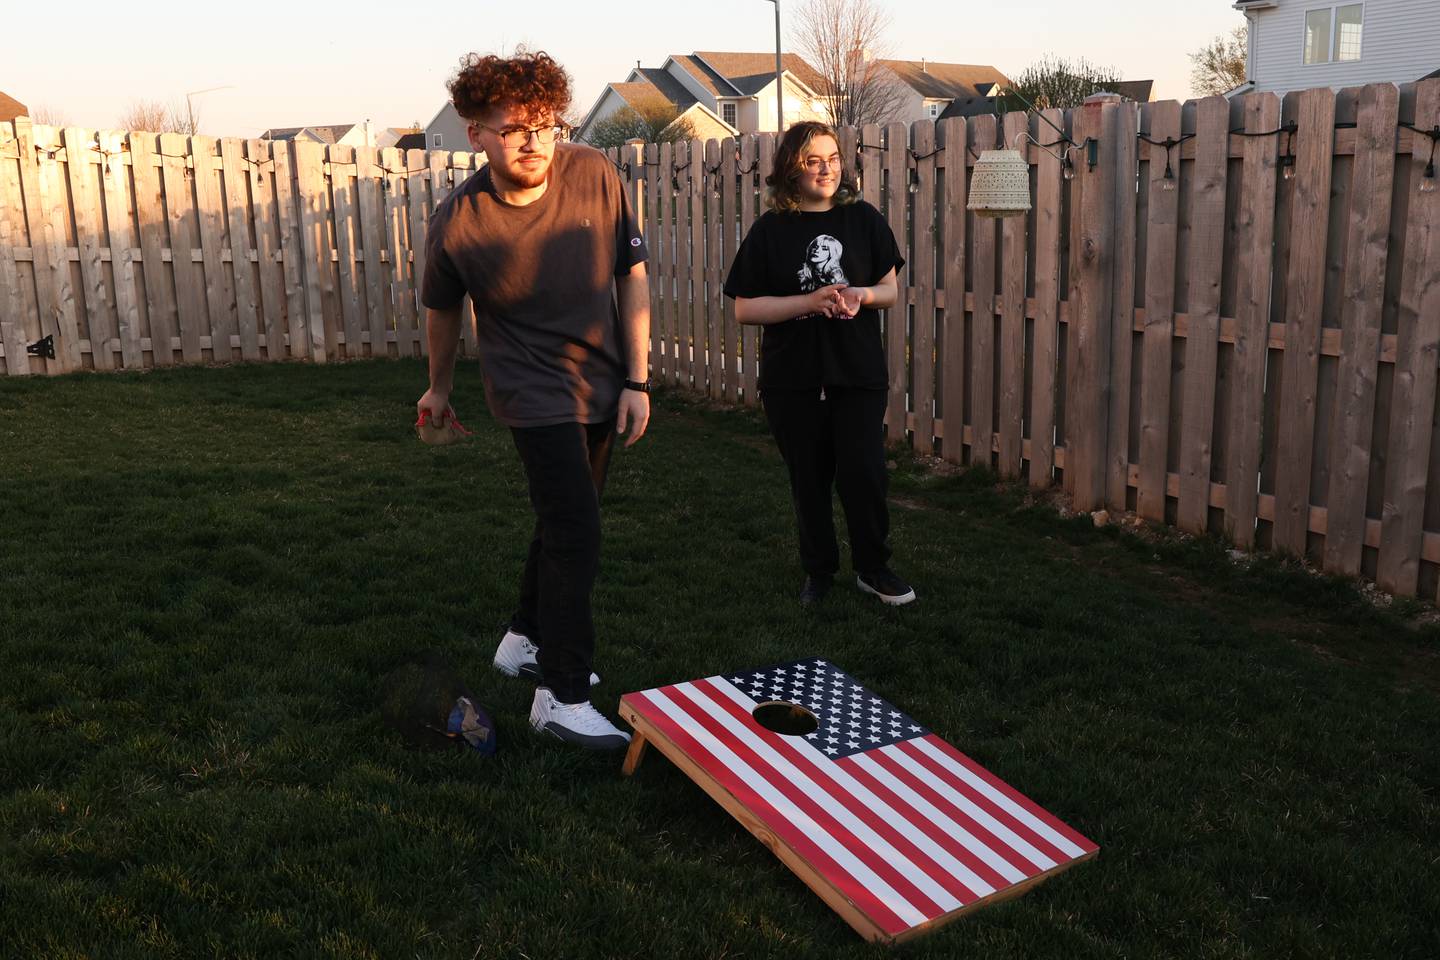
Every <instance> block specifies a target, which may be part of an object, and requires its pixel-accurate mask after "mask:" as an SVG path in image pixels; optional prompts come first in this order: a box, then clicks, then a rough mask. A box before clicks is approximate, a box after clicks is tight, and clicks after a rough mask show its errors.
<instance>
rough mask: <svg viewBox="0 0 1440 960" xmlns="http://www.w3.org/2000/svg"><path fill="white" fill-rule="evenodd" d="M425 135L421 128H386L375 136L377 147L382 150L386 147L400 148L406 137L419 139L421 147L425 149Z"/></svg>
mask: <svg viewBox="0 0 1440 960" xmlns="http://www.w3.org/2000/svg"><path fill="white" fill-rule="evenodd" d="M424 133H425V132H424V131H423V130H421V129H420V128H419V127H386V128H385V129H384V130H381V131H380V132H379V133H377V134H376V135H375V146H377V147H379V148H380V149H381V150H384V149H385V148H386V147H398V146H400V141H401V140H403V139H404V138H405V137H409V136H414V137H417V138H419V140H420V146H421V148H422V149H423V148H424V146H425V136H424ZM401 149H404V148H401Z"/></svg>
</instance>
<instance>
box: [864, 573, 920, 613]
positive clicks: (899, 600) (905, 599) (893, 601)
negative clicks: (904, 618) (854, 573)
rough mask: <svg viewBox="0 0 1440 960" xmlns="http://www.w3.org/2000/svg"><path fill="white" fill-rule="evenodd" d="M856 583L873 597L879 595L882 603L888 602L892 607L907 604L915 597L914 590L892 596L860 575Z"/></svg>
mask: <svg viewBox="0 0 1440 960" xmlns="http://www.w3.org/2000/svg"><path fill="white" fill-rule="evenodd" d="M855 585H856V586H857V587H859V588H860V590H861V592H863V593H868V594H870V595H871V596H872V597H879V598H880V602H881V603H887V604H889V605H890V606H892V607H900V606H904V605H905V604H907V603H910V602H912V601H913V600H914V599H915V591H914V590H911V591H909V592H908V593H903V594H901V595H900V596H898V597H892V596H890V595H889V594H886V593H881V592H880V591H879V590H876V589H875V588H874V587H872V586H870V584H868V583H866V582H865V581H864V580H861V579H860V578H859V577H856V578H855Z"/></svg>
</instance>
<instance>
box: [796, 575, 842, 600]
mask: <svg viewBox="0 0 1440 960" xmlns="http://www.w3.org/2000/svg"><path fill="white" fill-rule="evenodd" d="M833 582H834V578H832V577H830V576H829V575H826V574H819V575H811V576H808V577H806V578H805V582H804V583H803V584H802V585H801V586H800V606H802V607H813V606H815V604H817V603H819V602H820V601H821V600H824V599H825V594H827V593H829V592H830V584H831V583H833Z"/></svg>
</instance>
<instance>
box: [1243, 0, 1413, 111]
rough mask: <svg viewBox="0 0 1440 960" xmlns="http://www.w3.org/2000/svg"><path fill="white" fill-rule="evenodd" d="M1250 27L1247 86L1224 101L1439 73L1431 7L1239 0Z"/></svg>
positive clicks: (1406, 2) (1385, 1)
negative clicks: (1259, 93) (1262, 93)
mask: <svg viewBox="0 0 1440 960" xmlns="http://www.w3.org/2000/svg"><path fill="white" fill-rule="evenodd" d="M1233 6H1234V8H1235V9H1236V10H1239V11H1240V12H1241V13H1243V14H1244V15H1245V19H1246V20H1248V21H1250V40H1249V50H1248V52H1247V56H1246V82H1245V83H1243V84H1241V85H1240V86H1238V87H1236V88H1235V89H1234V90H1232V91H1230V92H1229V93H1228V94H1227V96H1235V95H1237V94H1242V93H1249V92H1251V91H1256V90H1260V91H1272V92H1275V93H1285V92H1287V91H1290V90H1304V89H1308V88H1310V87H1331V88H1334V89H1337V90H1338V89H1340V88H1342V87H1354V86H1360V85H1362V84H1366V83H1383V82H1389V83H1394V84H1402V83H1410V82H1412V81H1415V80H1419V79H1420V78H1422V77H1424V76H1426V75H1427V74H1429V73H1431V72H1432V71H1434V70H1435V69H1436V68H1437V67H1440V9H1437V6H1440V5H1437V3H1436V0H1365V2H1363V3H1341V2H1323V0H1239V2H1236V3H1234V4H1233Z"/></svg>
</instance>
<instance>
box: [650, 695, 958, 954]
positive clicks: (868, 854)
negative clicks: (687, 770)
mask: <svg viewBox="0 0 1440 960" xmlns="http://www.w3.org/2000/svg"><path fill="white" fill-rule="evenodd" d="M694 692H695V695H696V696H697V697H699V696H703V697H704V698H705V699H707V700H710V701H711V702H713V703H717V704H719V705H720V706H721V707H722V708H723V707H725V706H727V705H726V704H723V703H720V701H719V700H718V699H716V697H717V694H716V693H715V692H714V691H713V689H712V688H710V686H709V684H708V683H707V682H706V681H704V680H699V681H696V683H695V690H694ZM673 699H675V701H676V702H677V703H679V704H681V705H682V706H683V707H684V708H685V711H686V713H687V714H689V715H690V717H691V718H692V719H693V720H694V721H695V722H696V723H698V724H699V725H700V726H702V727H704V728H705V729H706V730H709V731H710V732H711V733H712V734H714V735H715V736H716V737H718V738H720V739H722V740H724V741H725V743H726V744H727V746H730V747H731V749H733V750H734V751H735V752H736V753H737V754H739V755H740V756H741V757H743V758H744V760H745V762H746V763H748V764H750V766H751V767H752V768H753V769H754V770H755V771H756V773H758V774H759V775H760V776H762V777H764V778H765V780H766V782H768V783H769V784H770V785H771V786H772V787H774V788H775V789H776V790H779V791H780V793H781V794H783V795H784V796H785V798H786V799H788V800H789V801H790V802H791V803H793V804H795V806H797V807H799V808H800V809H801V810H803V811H804V812H805V813H806V814H807V815H808V816H809V817H810V819H812V820H814V821H815V822H816V823H817V824H819V825H820V827H821V828H822V829H823V830H824V831H825V832H826V833H828V834H830V835H831V836H832V837H834V838H835V839H836V841H838V842H839V843H840V844H841V845H843V846H844V847H845V849H846V850H849V851H850V852H851V853H852V854H854V855H855V857H856V858H857V859H858V860H859V861H860V862H861V863H863V864H865V866H867V867H869V868H870V869H871V870H873V871H874V872H875V875H876V876H878V877H880V879H882V880H884V881H885V882H886V883H888V884H889V885H890V887H891V888H892V889H893V890H894V891H895V892H896V893H898V894H900V896H902V897H904V898H905V899H906V900H907V901H909V902H910V904H911V906H913V907H914V908H915V909H916V910H919V911H920V912H921V913H923V914H924V915H925V918H926V919H927V920H928V919H932V918H934V917H938V916H940V915H941V914H942V913H944V912H945V911H944V910H943V909H941V907H940V905H939V904H938V903H935V902H934V901H933V900H931V899H930V898H929V897H927V896H926V895H925V894H924V893H923V892H921V890H920V888H918V887H917V886H915V884H914V883H912V882H911V881H910V880H909V879H908V878H907V877H906V876H905V874H903V873H901V872H900V870H899V869H897V868H896V867H895V866H894V865H892V864H891V863H890V862H889V861H888V860H887V859H886V857H885V855H884V854H882V853H880V852H879V851H876V850H874V849H873V848H871V847H870V845H869V844H867V843H866V842H865V841H864V840H862V839H861V838H860V837H858V836H856V835H855V834H854V833H853V832H852V831H851V830H850V829H849V828H848V827H846V826H845V825H844V824H843V823H841V821H840V820H839V819H838V818H837V817H836V816H835V815H834V814H832V813H830V812H829V811H827V810H826V809H825V808H824V807H823V806H821V805H820V804H819V803H818V802H816V801H815V800H814V799H813V798H812V797H811V795H810V794H808V793H806V792H805V790H804V789H803V788H802V787H800V785H798V784H797V783H795V782H794V781H793V780H791V779H790V778H789V777H787V776H786V775H785V774H783V773H781V772H780V771H779V770H777V769H776V768H775V767H774V766H773V765H771V764H770V763H769V762H768V761H766V760H764V759H762V758H761V757H759V756H758V755H756V753H755V751H754V750H752V749H751V748H750V747H748V746H746V745H745V744H743V743H740V742H739V741H738V740H736V739H735V737H734V736H733V735H732V734H731V733H730V731H729V730H728V729H727V727H726V725H725V724H724V723H722V722H720V721H719V720H717V719H716V718H714V717H712V716H710V715H709V714H708V713H705V712H704V711H703V710H702V709H701V708H700V707H699V706H697V705H695V704H693V703H692V702H691V701H690V699H689V698H687V697H685V696H684V695H683V694H677V695H676V696H675V697H673ZM729 706H730V707H732V708H734V709H733V710H727V711H726V713H727V716H729V717H730V718H731V720H730V722H732V723H739V724H744V725H745V726H746V728H747V730H749V731H750V732H751V733H753V734H755V735H757V736H758V735H759V734H762V733H764V734H769V732H770V731H768V730H764V729H762V728H760V726H759V725H758V724H756V723H755V722H754V720H753V719H752V718H751V716H750V715H749V714H748V713H745V712H744V711H741V710H740V709H739V708H738V707H735V705H734V704H729ZM761 739H766V738H763V737H762V738H761ZM767 742H768V740H767ZM771 746H772V747H773V746H775V744H773V743H772V744H771ZM782 756H784V754H783V753H782ZM786 759H787V760H792V762H793V758H791V757H786ZM796 766H797V767H799V768H800V769H801V770H803V771H804V772H805V774H806V775H807V776H811V779H812V780H818V779H819V778H817V777H815V776H813V773H814V771H813V768H811V769H806V765H805V764H803V763H796ZM827 781H828V778H825V780H822V781H820V782H818V783H817V784H816V785H817V786H818V787H819V788H820V790H821V792H823V793H826V794H829V795H830V796H831V797H832V798H833V799H835V800H836V801H841V798H840V797H837V796H835V794H834V791H833V790H832V789H827ZM842 805H844V806H845V807H846V809H848V810H850V812H851V813H854V814H856V818H857V819H859V820H861V821H862V822H865V819H866V818H864V817H861V816H859V811H858V810H855V809H853V808H852V805H850V804H842ZM870 819H871V820H872V821H873V820H875V819H876V818H874V817H872V818H870ZM866 825H867V826H869V827H870V828H871V829H872V830H873V829H875V827H876V824H875V823H874V822H869V823H867V824H866ZM902 929H904V928H903V927H902Z"/></svg>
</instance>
